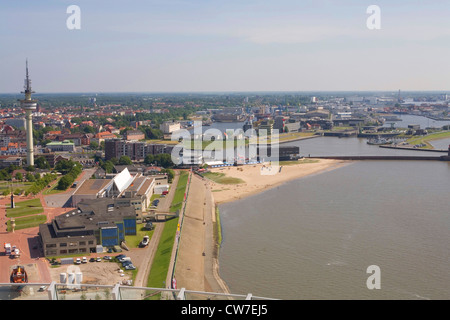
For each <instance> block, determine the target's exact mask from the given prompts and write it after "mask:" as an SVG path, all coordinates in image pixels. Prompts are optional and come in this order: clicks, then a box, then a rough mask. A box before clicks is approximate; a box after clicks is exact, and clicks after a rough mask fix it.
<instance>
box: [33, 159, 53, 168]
mask: <svg viewBox="0 0 450 320" xmlns="http://www.w3.org/2000/svg"><path fill="white" fill-rule="evenodd" d="M35 166H36V167H37V168H39V169H50V164H49V163H48V161H47V159H45V158H44V157H38V158H37V159H36V162H35Z"/></svg>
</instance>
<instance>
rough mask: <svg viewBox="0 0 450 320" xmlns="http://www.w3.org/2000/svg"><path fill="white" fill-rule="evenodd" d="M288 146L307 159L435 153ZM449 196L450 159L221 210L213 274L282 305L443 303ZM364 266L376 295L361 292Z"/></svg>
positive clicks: (359, 167)
mask: <svg viewBox="0 0 450 320" xmlns="http://www.w3.org/2000/svg"><path fill="white" fill-rule="evenodd" d="M434 143H435V144H437V145H440V142H438V141H436V142H434ZM444 143H446V142H444ZM290 144H292V145H298V146H300V152H301V154H302V155H306V156H307V155H308V154H310V155H311V156H319V155H414V156H418V155H424V156H429V155H433V156H437V155H440V154H439V153H429V152H422V151H403V150H389V149H383V148H379V147H378V146H371V145H367V143H366V140H365V139H358V138H342V139H339V138H334V137H320V138H314V139H309V140H303V141H297V142H292V143H290ZM449 190H450V163H449V162H441V161H359V162H352V163H350V164H348V165H345V166H343V167H341V168H338V169H335V170H332V171H328V172H324V173H321V174H317V175H313V176H309V177H305V178H301V179H298V180H295V181H291V182H287V183H285V184H283V185H281V186H279V187H277V188H275V189H272V190H269V191H266V192H263V193H260V194H257V195H254V196H251V197H248V198H246V199H243V200H239V201H236V202H232V203H226V204H223V205H220V207H219V209H220V214H221V223H222V232H223V243H222V247H221V250H220V257H219V262H220V274H221V276H222V278H223V279H224V280H225V281H226V283H227V284H228V286H229V287H230V290H231V292H233V293H252V294H253V295H256V296H266V297H273V298H280V299H450V273H449V262H450V249H449V243H450V233H449V230H450V210H449V206H450V201H449ZM371 265H376V266H378V267H379V268H380V271H381V277H380V281H381V289H373V290H369V289H368V288H367V285H366V281H367V279H368V277H369V276H370V275H371V274H369V273H367V268H368V267H369V266H371Z"/></svg>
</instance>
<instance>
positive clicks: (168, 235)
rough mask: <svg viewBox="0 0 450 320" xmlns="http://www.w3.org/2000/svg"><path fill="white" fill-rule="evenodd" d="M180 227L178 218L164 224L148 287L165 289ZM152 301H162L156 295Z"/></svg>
mask: <svg viewBox="0 0 450 320" xmlns="http://www.w3.org/2000/svg"><path fill="white" fill-rule="evenodd" d="M177 227H178V218H176V219H171V220H169V221H166V222H165V223H164V230H163V232H162V234H161V239H160V240H159V244H158V248H157V249H156V253H155V258H154V260H153V263H152V267H151V269H150V273H149V277H148V280H147V287H152V288H165V287H166V283H165V281H166V278H167V272H168V270H169V264H170V258H171V256H172V248H173V244H174V241H175V234H176V231H177ZM152 299H157V300H159V299H160V295H159V294H158V295H155V296H153V297H152Z"/></svg>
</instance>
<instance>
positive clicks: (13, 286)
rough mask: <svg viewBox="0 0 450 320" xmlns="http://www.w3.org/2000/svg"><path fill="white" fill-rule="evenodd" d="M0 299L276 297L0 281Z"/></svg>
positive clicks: (165, 289) (244, 298)
mask: <svg viewBox="0 0 450 320" xmlns="http://www.w3.org/2000/svg"><path fill="white" fill-rule="evenodd" d="M0 300H276V299H272V298H267V297H258V296H253V295H252V294H251V293H249V294H226V293H217V292H203V291H192V290H186V289H185V288H181V289H167V288H149V287H133V286H127V285H121V284H116V285H96V284H66V283H56V282H51V283H0Z"/></svg>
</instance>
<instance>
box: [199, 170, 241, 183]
mask: <svg viewBox="0 0 450 320" xmlns="http://www.w3.org/2000/svg"><path fill="white" fill-rule="evenodd" d="M203 176H204V177H205V178H208V179H210V180H212V181H214V182H216V183H220V184H239V183H244V182H245V181H244V180H242V179H239V178H233V177H227V176H226V175H225V173H221V172H206V173H204V174H203Z"/></svg>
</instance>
